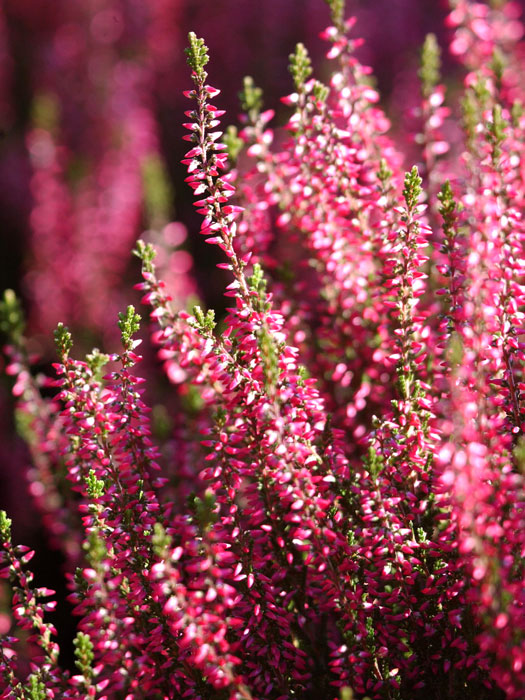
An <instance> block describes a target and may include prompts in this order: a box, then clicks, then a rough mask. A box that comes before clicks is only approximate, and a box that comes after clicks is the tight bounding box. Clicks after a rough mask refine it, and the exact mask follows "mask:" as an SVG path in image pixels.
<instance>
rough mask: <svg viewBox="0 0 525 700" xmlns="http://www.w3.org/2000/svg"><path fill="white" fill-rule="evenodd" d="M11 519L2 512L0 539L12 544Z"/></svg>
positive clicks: (0, 513)
mask: <svg viewBox="0 0 525 700" xmlns="http://www.w3.org/2000/svg"><path fill="white" fill-rule="evenodd" d="M12 522H13V521H12V520H11V518H8V517H7V513H6V512H5V510H0V539H1V540H2V542H11V525H12Z"/></svg>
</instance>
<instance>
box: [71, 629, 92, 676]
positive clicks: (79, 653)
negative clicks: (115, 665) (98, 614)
mask: <svg viewBox="0 0 525 700" xmlns="http://www.w3.org/2000/svg"><path fill="white" fill-rule="evenodd" d="M73 645H74V647H75V666H76V667H77V668H78V670H79V671H80V673H81V674H82V675H83V676H84V678H85V679H86V681H88V682H89V681H90V680H91V678H92V677H93V668H92V663H93V659H94V658H95V654H94V652H93V643H92V641H91V639H90V638H89V637H88V635H87V634H84V633H83V632H77V635H76V637H75V639H74V640H73Z"/></svg>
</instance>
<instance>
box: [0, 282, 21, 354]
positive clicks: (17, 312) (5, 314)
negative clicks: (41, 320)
mask: <svg viewBox="0 0 525 700" xmlns="http://www.w3.org/2000/svg"><path fill="white" fill-rule="evenodd" d="M24 330H25V320H24V312H23V311H22V305H21V303H20V300H19V299H18V297H17V296H16V294H15V292H14V291H13V290H12V289H6V290H5V292H4V297H3V299H2V300H1V301H0V331H2V333H5V334H6V335H7V337H8V338H9V340H10V341H11V342H13V343H15V344H16V345H19V344H20V342H21V341H22V337H23V335H24Z"/></svg>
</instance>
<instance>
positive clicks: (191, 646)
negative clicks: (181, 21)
mask: <svg viewBox="0 0 525 700" xmlns="http://www.w3.org/2000/svg"><path fill="white" fill-rule="evenodd" d="M327 2H328V5H329V7H330V11H331V18H332V25H331V26H330V27H328V29H326V30H325V31H324V32H323V34H322V37H323V39H324V40H326V41H327V42H328V43H329V45H330V46H329V51H328V59H329V60H330V61H333V62H334V64H335V65H334V69H333V72H332V74H331V77H330V80H329V83H328V84H324V83H323V82H321V81H320V80H318V79H316V78H314V77H313V67H312V62H311V60H310V58H309V55H308V52H307V50H306V48H305V47H304V46H303V45H302V44H298V45H297V48H296V50H295V51H294V53H293V54H292V55H291V56H290V72H291V74H292V80H293V86H294V89H293V92H292V93H291V94H289V95H288V96H287V97H285V98H283V101H284V103H285V104H286V105H287V106H288V107H289V108H290V109H291V112H292V113H291V116H290V118H289V121H288V123H287V125H286V127H285V128H284V129H276V130H272V129H271V128H270V122H271V120H272V118H273V112H272V110H264V109H263V106H262V96H261V94H260V91H258V89H257V88H256V86H255V85H254V83H253V81H252V80H251V79H246V80H245V83H244V89H243V92H242V95H241V101H242V104H243V109H244V111H245V114H244V116H243V118H242V120H241V121H242V129H241V131H240V132H237V131H236V130H235V129H233V130H232V129H230V130H228V132H227V133H226V134H223V132H222V131H220V122H221V117H222V116H223V115H224V111H223V110H220V109H218V108H217V107H216V106H215V104H214V99H215V98H216V97H217V95H218V94H219V90H218V89H216V88H215V87H212V86H211V85H209V84H208V82H207V78H208V76H207V72H206V69H205V67H206V65H207V63H208V60H209V57H208V49H207V47H206V46H205V44H204V41H203V40H202V39H199V38H198V37H197V36H196V35H195V34H193V33H190V35H189V47H188V49H187V51H186V53H187V56H188V63H189V65H190V67H191V77H192V81H193V88H192V89H191V90H188V91H187V92H186V93H185V95H186V97H187V98H188V99H189V100H191V108H190V109H189V110H188V111H187V112H186V117H187V122H186V123H185V124H184V126H185V128H186V130H187V132H188V133H187V134H186V136H185V140H186V141H187V142H188V144H189V150H188V151H187V153H186V155H185V158H184V160H183V164H184V165H185V166H186V169H187V178H186V181H187V183H188V185H189V187H190V189H191V190H192V191H193V195H194V196H195V197H196V201H195V202H194V204H195V207H196V209H197V212H198V214H199V215H201V217H202V225H201V230H200V233H201V234H202V235H203V236H204V237H205V240H206V242H207V243H208V244H211V245H212V246H217V247H218V248H219V249H220V250H221V251H222V254H223V262H221V263H220V264H219V267H220V268H221V269H222V270H224V271H225V272H226V273H227V274H228V275H229V276H230V283H229V284H228V286H227V289H226V292H225V295H226V297H227V298H228V300H229V301H230V303H231V305H230V306H229V307H228V308H227V309H226V312H225V314H224V316H223V317H222V318H220V319H218V320H217V322H216V320H215V315H214V312H213V311H203V310H202V308H201V307H200V306H198V305H196V306H195V307H194V308H193V310H192V312H189V311H188V310H181V309H180V305H178V304H177V299H178V298H179V293H178V290H177V286H176V280H173V282H172V281H169V282H168V284H166V282H165V281H163V280H162V279H160V277H159V273H158V269H157V267H156V265H155V250H154V247H153V245H152V244H151V243H150V242H144V241H139V243H138V245H137V249H136V251H135V252H136V254H137V255H138V257H139V258H140V259H141V261H142V278H143V279H142V282H140V284H138V285H136V287H137V289H139V290H140V291H141V292H142V293H143V295H144V296H143V299H142V302H143V303H144V304H145V305H146V306H147V307H148V308H149V310H150V318H151V321H152V324H153V332H152V341H153V344H154V346H155V347H156V348H157V350H158V355H159V359H160V360H161V362H162V364H163V368H164V370H165V373H166V375H167V377H168V378H169V379H170V381H171V385H172V386H171V392H172V396H171V398H170V399H169V403H168V404H167V407H166V408H165V409H164V412H162V411H160V413H159V407H158V404H156V406H155V410H154V411H153V412H152V413H150V410H149V408H148V406H147V401H146V399H147V398H148V400H149V397H148V396H147V394H145V393H144V392H145V387H146V386H147V382H145V381H144V380H143V379H142V378H140V377H139V376H137V374H136V371H135V368H136V366H137V365H138V364H139V362H140V360H141V357H140V356H139V355H137V354H136V352H135V350H136V348H137V346H138V344H139V343H140V341H137V340H135V339H134V335H135V334H136V333H137V331H138V329H139V321H140V318H139V316H138V315H137V314H136V313H135V310H134V308H133V307H131V306H130V307H128V309H127V311H126V312H124V313H120V314H119V321H118V327H119V329H120V336H121V345H122V350H121V351H120V352H119V353H114V354H112V355H104V354H103V353H101V352H100V351H98V350H95V351H93V353H91V354H89V355H88V356H87V357H86V359H85V360H84V361H81V360H75V359H73V358H72V357H71V351H72V338H71V334H70V332H69V331H68V330H67V328H65V326H63V325H62V324H59V326H58V328H57V330H56V332H55V339H56V344H57V349H58V354H59V362H58V363H57V364H56V365H55V370H56V379H54V380H50V379H46V378H44V379H42V378H38V377H37V378H34V377H33V376H32V374H31V369H30V364H31V358H30V357H29V352H28V343H27V341H26V339H25V338H24V335H23V333H22V327H21V323H22V322H21V317H20V310H19V307H18V306H17V302H16V299H15V298H14V296H13V295H12V294H10V293H7V294H6V296H5V298H4V301H3V302H2V306H1V312H2V314H1V319H2V325H3V327H4V330H7V331H8V332H9V333H10V335H11V344H10V346H9V347H8V348H7V353H8V356H9V364H8V368H7V369H8V373H9V374H10V375H13V376H14V377H15V386H14V393H15V395H16V396H17V398H18V412H19V415H20V417H21V418H20V420H22V421H23V425H24V430H25V435H26V439H27V440H28V443H29V445H30V448H31V453H32V457H33V461H34V467H33V469H32V471H31V480H32V481H31V487H30V488H31V492H32V495H33V497H34V498H35V500H36V502H37V504H38V506H39V509H40V511H41V512H42V513H43V518H44V522H45V524H46V526H47V527H48V529H49V530H50V532H51V535H52V537H53V539H54V541H55V542H56V543H57V544H58V545H59V546H62V548H63V550H64V552H65V554H66V557H67V558H68V562H69V567H70V568H69V572H68V582H69V586H70V589H71V594H70V599H71V601H72V602H73V603H74V605H75V613H76V614H77V615H78V632H77V635H76V638H75V641H74V645H75V665H76V670H75V671H74V672H71V671H70V670H67V669H64V668H62V667H61V665H60V663H59V657H58V648H57V645H56V643H55V641H54V639H53V635H54V630H53V627H52V626H51V625H50V624H49V623H47V622H46V621H45V613H46V611H47V610H48V609H49V607H50V605H52V603H51V604H50V603H48V602H47V603H46V602H41V598H45V597H47V596H48V595H49V591H48V590H47V589H33V588H32V587H31V578H32V575H31V573H30V571H29V570H28V569H27V564H28V562H29V559H30V557H31V555H30V553H29V552H27V551H26V549H25V548H24V547H20V546H19V547H15V546H14V545H13V544H12V541H11V535H10V526H11V523H10V520H9V518H7V516H6V514H5V513H3V512H0V540H1V543H2V550H1V554H0V558H1V561H2V569H1V570H0V575H1V576H2V577H3V578H5V579H8V580H9V582H10V584H11V586H12V588H13V591H14V594H13V605H12V608H13V624H12V630H10V631H9V635H6V636H5V641H4V643H3V646H2V651H1V652H0V697H5V698H21V699H22V698H24V699H25V698H28V699H30V700H40V699H41V698H42V699H43V698H46V697H50V698H59V697H60V698H72V699H73V698H74V699H80V698H86V697H88V698H96V699H97V700H117V699H118V698H125V700H139V699H142V698H144V699H146V698H148V699H149V698H151V699H154V700H157V699H158V700H161V699H162V700H168V699H169V698H173V697H182V698H191V699H192V700H289V699H290V700H291V699H292V698H316V699H322V700H337V699H338V698H339V699H340V700H350V699H351V698H362V699H364V698H370V699H371V700H401V698H411V699H414V700H419V699H420V698H435V699H436V700H438V698H450V699H451V700H462V699H464V698H474V697H475V698H478V699H480V700H489V698H490V699H491V700H492V699H493V698H497V699H499V698H501V700H521V698H522V697H523V689H524V688H525V594H524V591H525V570H524V561H525V438H524V437H523V433H524V431H525V415H524V414H525V407H524V406H523V401H522V398H521V392H523V390H524V389H525V379H524V377H523V368H524V361H525V353H524V350H525V344H524V343H523V342H521V341H520V337H521V335H522V334H523V319H524V303H525V298H524V297H525V286H524V278H523V274H524V271H525V257H524V253H523V243H524V239H525V231H524V224H523V218H522V217H523V214H522V212H523V205H524V200H523V198H524V194H523V193H524V192H525V182H524V179H525V170H524V166H523V162H525V152H524V146H523V139H522V132H523V128H524V127H525V116H524V113H523V107H522V104H521V102H520V101H519V97H520V95H521V94H522V93H523V91H524V90H525V87H524V86H523V85H521V84H520V80H521V75H522V74H523V63H524V54H523V51H522V46H521V44H520V38H521V34H522V25H521V23H520V20H519V15H518V13H517V10H516V5H515V3H512V2H509V3H492V4H491V5H490V6H489V5H484V4H481V3H474V2H470V1H469V0H459V1H456V2H454V3H452V4H453V5H454V9H453V11H452V13H451V15H450V16H449V24H450V25H451V26H453V27H454V36H453V38H452V44H451V49H452V51H453V53H454V54H455V55H456V56H459V57H463V58H462V60H463V64H464V66H465V67H466V69H467V71H468V72H467V71H465V73H466V75H465V84H464V91H463V98H462V116H461V115H459V114H458V113H456V110H455V107H454V105H452V104H451V105H448V104H447V93H446V90H445V88H444V86H443V84H442V83H441V77H440V74H439V49H438V46H437V43H436V40H435V37H429V38H428V39H427V41H426V42H425V48H424V51H423V58H422V68H421V71H420V77H421V107H420V109H419V111H418V115H419V118H420V122H421V123H420V124H419V126H418V128H419V129H421V131H420V133H419V136H418V138H415V139H414V142H415V144H416V146H417V147H419V148H420V152H419V158H420V163H419V169H418V167H417V166H414V167H412V168H410V169H408V171H407V172H406V173H405V174H403V156H402V153H401V150H402V149H401V148H400V147H399V146H398V145H396V143H395V142H394V140H393V138H392V137H391V136H389V134H388V132H389V128H390V124H389V121H388V119H387V117H386V116H385V113H384V112H383V111H382V109H381V108H380V107H379V106H378V101H379V95H378V93H377V92H376V90H374V89H373V88H372V87H371V86H370V81H369V73H370V70H369V69H368V68H367V67H366V66H363V65H362V64H361V63H360V62H359V61H358V60H357V58H356V56H355V49H356V47H357V46H358V45H359V43H360V41H359V40H358V39H355V38H353V37H352V32H353V27H354V20H353V19H350V20H349V19H346V16H345V8H344V2H343V0H327ZM159 12H160V10H159ZM520 67H521V68H520ZM451 124H454V125H455V131H454V129H451ZM448 133H455V137H454V140H453V142H451V143H449V142H448V141H447V139H446V138H445V134H448ZM415 136H417V135H415ZM420 171H421V173H422V175H423V177H421V176H420V174H419V172H420ZM44 205H45V201H44V200H43V202H42V206H44ZM58 223H59V222H58V220H57V225H58ZM173 226H174V225H172V228H171V233H172V235H173V236H175V238H177V236H179V237H180V236H182V237H183V236H184V233H183V232H181V230H179V229H173ZM177 240H178V239H177ZM164 265H169V261H166V260H165V261H164V263H163V266H164ZM189 269H190V265H189V262H188V264H187V266H186V267H185V270H184V272H188V271H189ZM172 284H174V285H175V286H174V291H173V292H172V289H171V287H172ZM173 296H175V298H176V300H175V302H174V299H173ZM92 301H93V300H92ZM53 387H54V388H55V390H56V392H57V393H56V395H55V396H52V397H51V398H49V389H50V388H53ZM43 388H45V391H44V392H43V391H42V389H43ZM152 401H153V402H155V401H156V399H155V397H153V398H152ZM159 416H160V419H162V420H164V422H166V420H167V419H169V420H168V427H167V428H166V426H164V429H162V426H159ZM162 420H160V422H161V423H162ZM153 436H155V438H156V439H154V437H153ZM156 440H158V443H157V442H156ZM26 631H27V632H28V633H29V637H28V638H27V632H26ZM24 634H25V637H24ZM17 635H19V636H21V637H22V638H24V639H25V640H26V647H25V650H23V653H22V655H23V654H25V655H26V656H29V657H30V660H31V666H30V673H29V675H26V674H24V673H23V664H22V663H21V662H19V661H17V651H18V647H19V646H20V645H19V642H18V640H17Z"/></svg>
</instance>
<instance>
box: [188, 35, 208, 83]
mask: <svg viewBox="0 0 525 700" xmlns="http://www.w3.org/2000/svg"><path fill="white" fill-rule="evenodd" d="M188 41H189V46H188V48H186V49H184V53H185V54H186V56H187V60H188V64H189V66H190V68H191V69H192V71H193V79H194V81H195V82H196V83H198V84H203V83H204V81H205V80H206V78H207V77H208V74H207V73H206V71H205V70H204V66H205V65H206V64H207V63H208V61H209V60H210V57H209V56H208V47H207V46H206V44H205V43H204V39H199V38H198V37H197V35H196V34H195V32H190V33H189V34H188Z"/></svg>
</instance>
